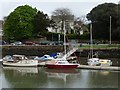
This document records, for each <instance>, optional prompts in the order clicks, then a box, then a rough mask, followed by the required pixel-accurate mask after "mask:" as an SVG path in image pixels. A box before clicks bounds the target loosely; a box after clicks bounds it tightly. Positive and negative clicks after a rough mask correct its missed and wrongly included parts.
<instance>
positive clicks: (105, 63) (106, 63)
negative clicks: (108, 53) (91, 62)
mask: <svg viewBox="0 0 120 90" xmlns="http://www.w3.org/2000/svg"><path fill="white" fill-rule="evenodd" d="M99 64H100V66H111V65H112V61H111V60H109V59H100V60H99Z"/></svg>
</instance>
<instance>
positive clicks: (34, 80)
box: [0, 67, 119, 89]
mask: <svg viewBox="0 0 120 90" xmlns="http://www.w3.org/2000/svg"><path fill="white" fill-rule="evenodd" d="M118 76H119V72H118V71H105V70H86V69H47V68H45V67H3V68H2V67H1V68H0V81H1V82H0V84H1V86H0V88H113V89H114V88H118V87H119V85H118V84H119V83H118V81H119V78H118Z"/></svg>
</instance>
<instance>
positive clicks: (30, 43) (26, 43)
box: [24, 41, 35, 45]
mask: <svg viewBox="0 0 120 90" xmlns="http://www.w3.org/2000/svg"><path fill="white" fill-rule="evenodd" d="M24 44H25V45H35V43H34V42H32V41H25V42H24Z"/></svg>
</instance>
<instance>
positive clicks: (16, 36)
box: [4, 5, 37, 40]
mask: <svg viewBox="0 0 120 90" xmlns="http://www.w3.org/2000/svg"><path fill="white" fill-rule="evenodd" d="M36 12H37V9H36V8H32V7H31V6H28V5H24V6H19V7H17V8H16V9H15V10H14V11H13V12H11V13H10V14H9V16H8V17H7V19H6V20H5V23H4V35H5V37H6V39H7V40H11V39H13V40H23V39H26V38H30V37H32V34H33V30H34V25H33V20H34V17H35V15H36Z"/></svg>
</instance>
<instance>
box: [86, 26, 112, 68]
mask: <svg viewBox="0 0 120 90" xmlns="http://www.w3.org/2000/svg"><path fill="white" fill-rule="evenodd" d="M87 63H88V65H91V66H97V65H99V66H110V65H112V61H111V60H109V59H100V58H98V53H94V52H93V38H92V24H91V25H90V53H89V54H88V60H87Z"/></svg>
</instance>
